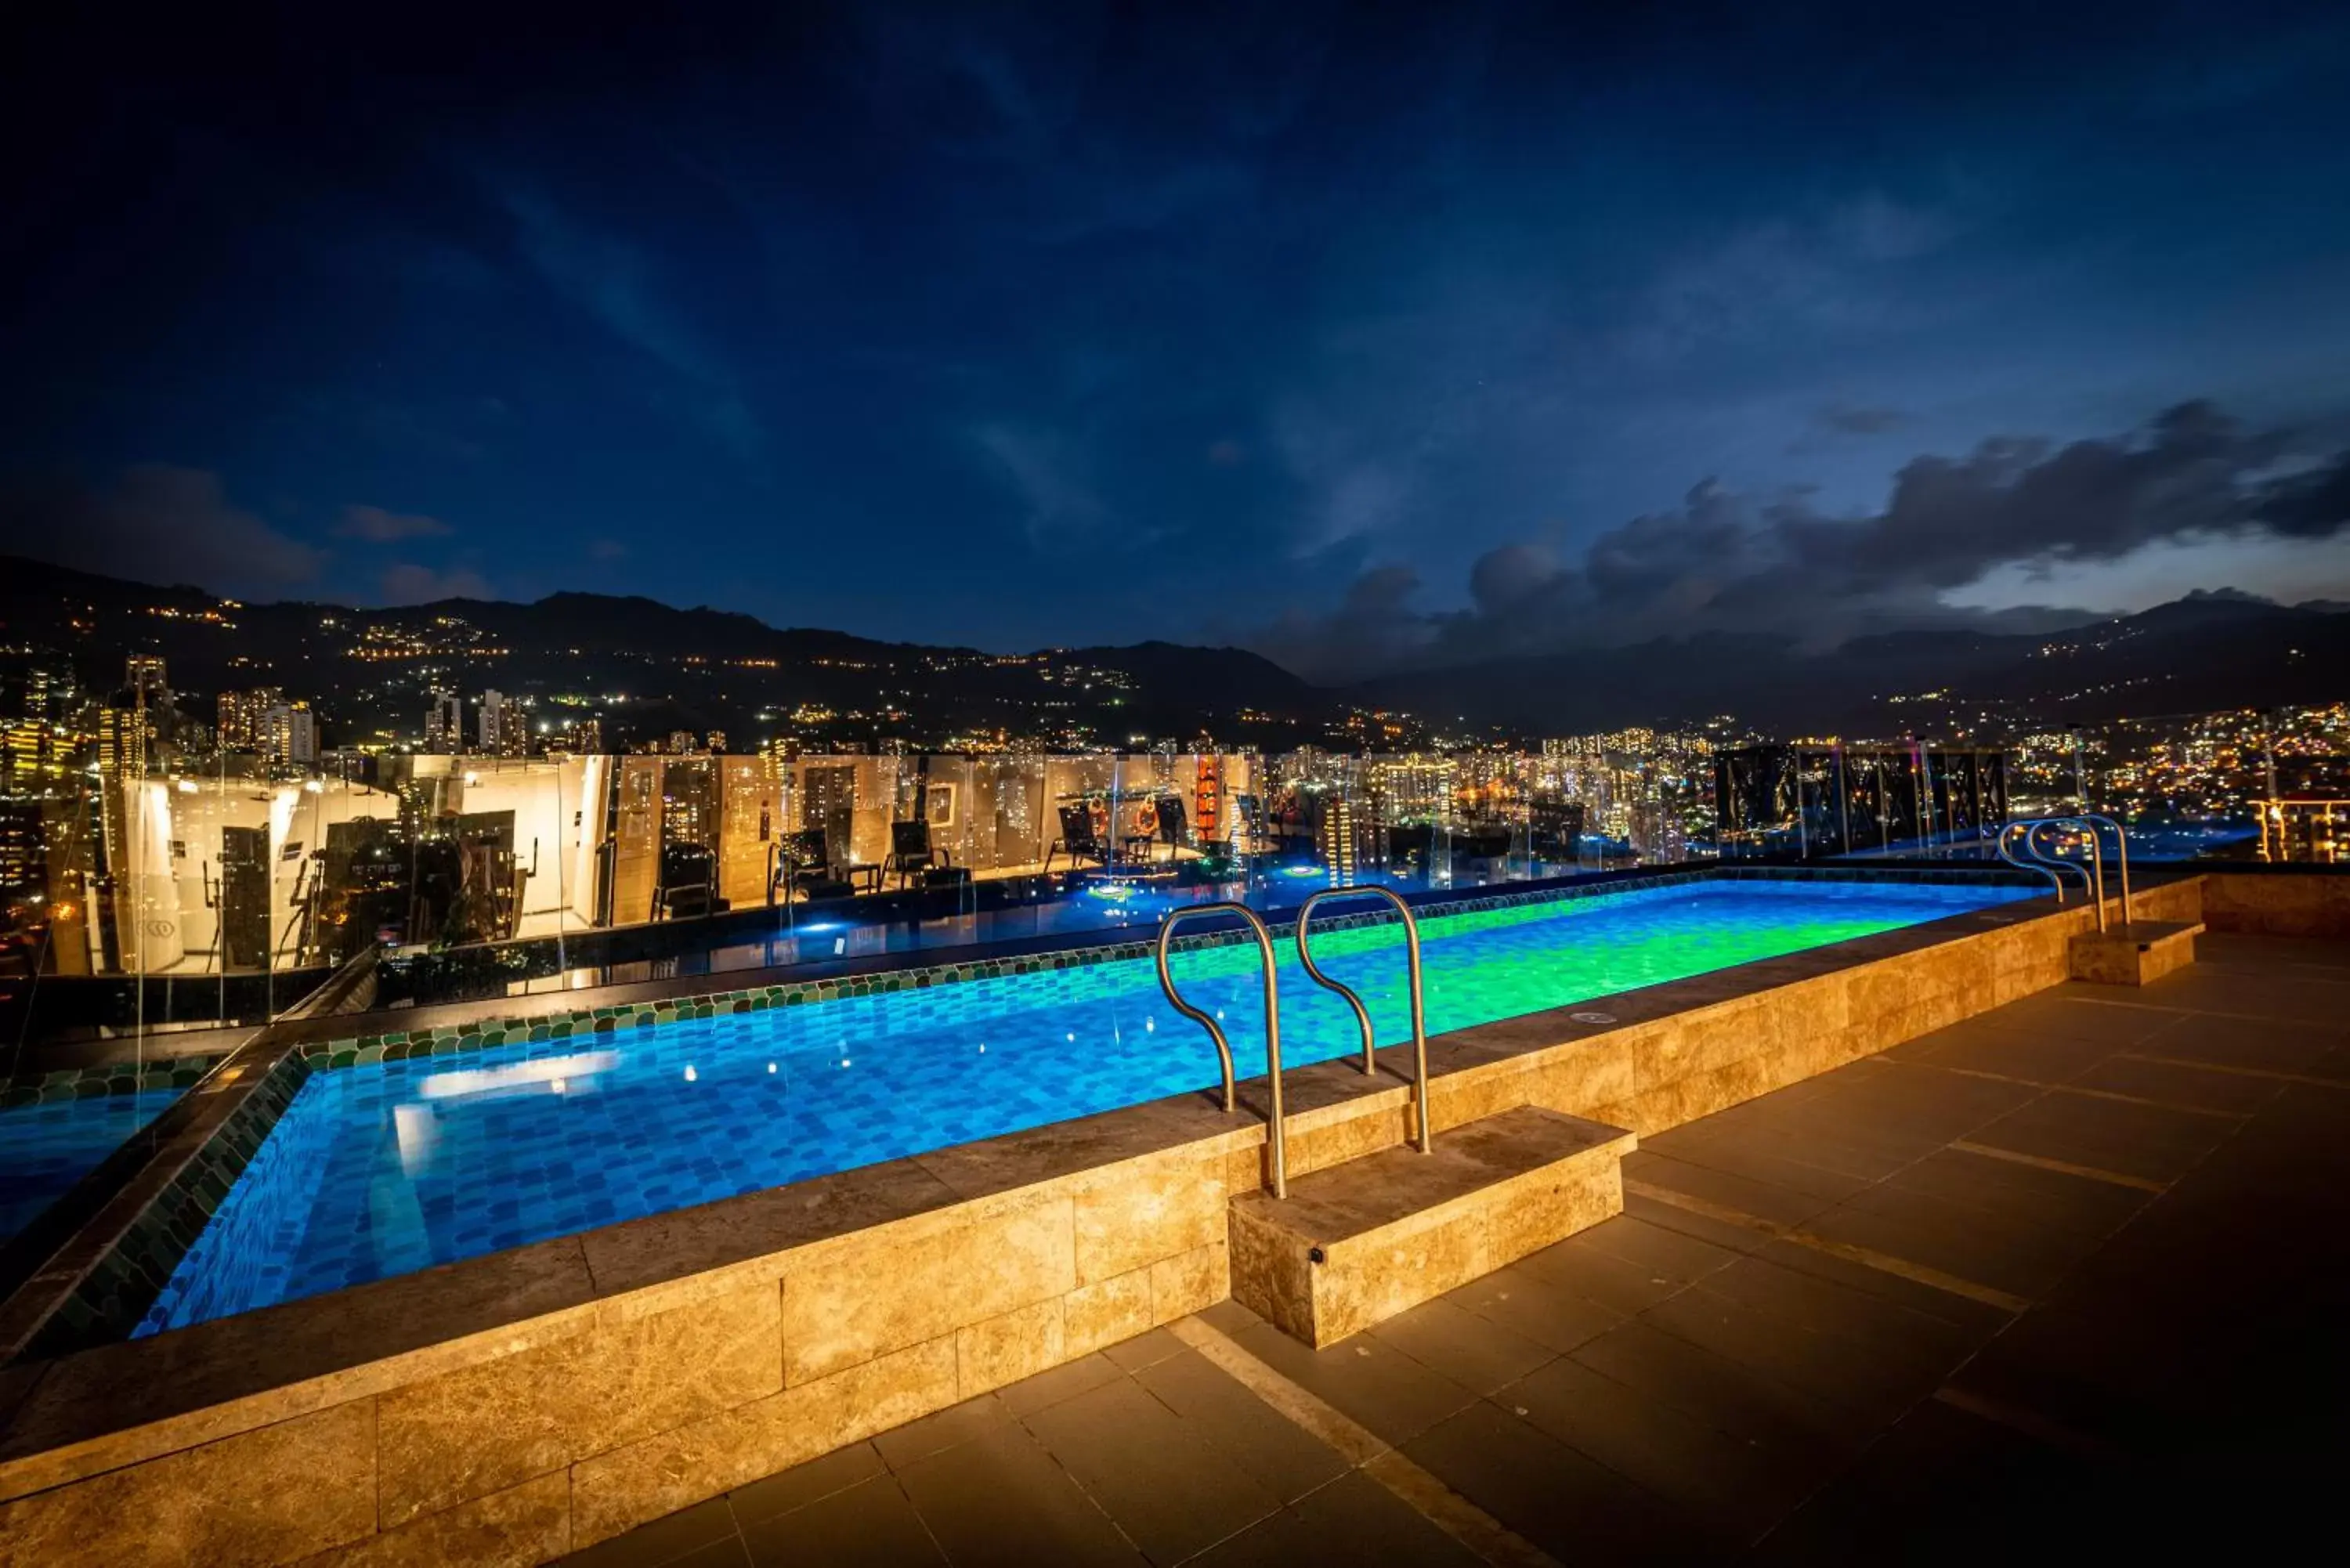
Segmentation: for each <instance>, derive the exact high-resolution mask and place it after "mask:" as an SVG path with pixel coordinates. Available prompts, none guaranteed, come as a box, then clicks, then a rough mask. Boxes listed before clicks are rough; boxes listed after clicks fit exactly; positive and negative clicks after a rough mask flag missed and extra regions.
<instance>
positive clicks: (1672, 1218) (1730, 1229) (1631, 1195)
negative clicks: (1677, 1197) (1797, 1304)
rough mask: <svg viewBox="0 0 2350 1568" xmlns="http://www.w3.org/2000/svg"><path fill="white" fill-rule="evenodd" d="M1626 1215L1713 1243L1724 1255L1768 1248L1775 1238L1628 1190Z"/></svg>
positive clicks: (1626, 1193)
mask: <svg viewBox="0 0 2350 1568" xmlns="http://www.w3.org/2000/svg"><path fill="white" fill-rule="evenodd" d="M1624 1213H1625V1216H1626V1217H1627V1218H1628V1219H1633V1220H1645V1221H1647V1222H1648V1224H1651V1225H1655V1226H1658V1227H1659V1228H1661V1229H1663V1230H1667V1231H1679V1232H1680V1233H1681V1234H1682V1235H1684V1236H1691V1237H1695V1238H1696V1239H1697V1240H1698V1241H1711V1243H1713V1245H1715V1246H1717V1247H1720V1248H1721V1249H1722V1250H1723V1251H1729V1252H1737V1253H1740V1254H1745V1253H1748V1252H1752V1251H1758V1250H1759V1249H1761V1248H1763V1247H1764V1246H1766V1245H1768V1244H1769V1243H1770V1241H1771V1236H1772V1232H1771V1231H1763V1230H1757V1229H1755V1228H1753V1227H1752V1226H1750V1225H1747V1224H1744V1223H1733V1222H1731V1221H1730V1220H1721V1219H1717V1218H1715V1217H1714V1216H1713V1215H1711V1214H1700V1213H1698V1212H1697V1211H1696V1210H1691V1209H1686V1208H1683V1207H1682V1206H1680V1205H1679V1204H1677V1203H1668V1202H1666V1201H1664V1200H1663V1199H1656V1198H1651V1197H1649V1196H1648V1194H1646V1193H1643V1192H1634V1191H1631V1190H1628V1189H1627V1191H1626V1192H1625V1194H1624Z"/></svg>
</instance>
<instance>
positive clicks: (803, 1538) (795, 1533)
mask: <svg viewBox="0 0 2350 1568" xmlns="http://www.w3.org/2000/svg"><path fill="white" fill-rule="evenodd" d="M743 1544H744V1546H745V1547H746V1548H747V1549H748V1550H749V1552H750V1558H751V1562H752V1563H753V1565H754V1568H896V1565H897V1564H899V1563H904V1564H906V1565H907V1568H919V1565H920V1564H925V1563H929V1564H939V1565H942V1564H944V1563H945V1562H946V1558H945V1557H944V1556H943V1555H941V1552H940V1551H939V1548H938V1543H937V1542H934V1541H932V1540H931V1532H930V1527H929V1526H928V1525H926V1524H924V1523H923V1522H922V1519H921V1515H920V1514H919V1513H916V1512H915V1511H914V1505H913V1504H912V1503H911V1502H910V1501H907V1498H906V1494H905V1492H904V1491H903V1490H900V1489H899V1485H898V1482H897V1480H895V1478H893V1477H890V1476H886V1475H885V1476H880V1477H878V1478H876V1479H874V1480H867V1481H863V1482H860V1483H859V1484H858V1485H856V1486H853V1487H850V1488H848V1489H847V1490H844V1491H837V1492H834V1493H832V1494H831V1495H830V1496H828V1497H824V1498H820V1499H818V1500H817V1501H815V1502H812V1503H809V1504H808V1505H807V1506H806V1507H805V1508H801V1509H798V1510H795V1511H793V1512H790V1513H784V1514H777V1515H774V1516H771V1517H769V1518H766V1519H763V1520H760V1521H756V1522H754V1523H749V1524H745V1525H744V1526H743Z"/></svg>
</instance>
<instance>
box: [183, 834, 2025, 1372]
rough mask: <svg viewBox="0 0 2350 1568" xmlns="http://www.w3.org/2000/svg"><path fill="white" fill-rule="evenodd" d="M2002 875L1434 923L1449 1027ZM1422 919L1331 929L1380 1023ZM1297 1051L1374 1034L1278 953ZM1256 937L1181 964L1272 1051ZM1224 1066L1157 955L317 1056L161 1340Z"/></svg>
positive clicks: (1605, 900)
mask: <svg viewBox="0 0 2350 1568" xmlns="http://www.w3.org/2000/svg"><path fill="white" fill-rule="evenodd" d="M2032 893H2033V889H2030V888H2005V887H1998V886H1987V885H1976V886H1952V885H1942V884H1933V885H1929V884H1920V883H1900V882H1890V881H1866V882H1849V883H1830V882H1820V881H1789V882H1768V881H1754V880H1725V881H1690V882H1685V883H1680V884H1678V885H1674V886H1669V887H1664V888H1644V889H1641V890H1638V891H1633V892H1626V893H1617V894H1610V895H1607V896H1604V897H1586V898H1559V899H1554V900H1550V901H1546V902H1542V903H1532V904H1523V905H1518V906H1513V907H1511V908H1506V909H1484V910H1477V911H1472V912H1464V913H1459V914H1451V915H1429V916H1425V917H1424V918H1423V919H1422V920H1421V926H1420V929H1421V936H1422V940H1423V944H1424V948H1425V955H1426V970H1427V987H1428V995H1427V1007H1428V1027H1429V1031H1430V1033H1431V1034H1433V1033H1442V1032H1444V1031H1446V1030H1451V1029H1460V1028H1464V1027H1467V1026H1469V1025H1471V1024H1476V1023H1490V1022H1492V1021H1493V1020H1495V1019H1501V1018H1511V1017H1516V1016H1519V1015H1522V1014H1524V1013H1528V1012H1539V1011H1542V1010H1543V1009H1545V1008H1551V1007H1558V1006H1562V1005H1565V1004H1567V1003H1570V1002H1579V1001H1583V1000H1585V999H1586V998H1590V997H1594V996H1602V995H1606V994H1608V993H1610V992H1619V991H1625V990H1628V989H1631V988H1633V987H1636V986H1643V985H1651V984H1656V983H1659V982H1660V981H1669V980H1678V979H1682V978H1685V977H1687V976H1690V975H1694V974H1702V973H1705V972H1707V971H1712V970H1718V969H1724V968H1727V967H1729V966H1731V965H1732V964H1739V963H1745V962H1749V961H1753V960H1757V959H1764V958H1771V957H1775V956H1778V955H1780V954H1783V953H1790V952H1796V951H1800V950H1804V949H1808V948H1816V947H1821V946H1825V945H1826V944H1828V943H1831V942H1838V941H1844V940H1849V939H1851V938H1855V937H1862V936H1867V935H1870V934H1872V933H1874V932H1877V931H1884V930H1889V929H1895V928H1898V927H1902V926H1908V925H1915V924H1918V923H1919V922H1921V921H1926V920H1932V919H1940V918H1942V917H1944V916H1948V915H1951V914H1956V913H1960V912H1962V911H1964V910H1968V909H1981V908H1984V907H1986V906H1989V905H1992V904H1998V903H2003V902H2007V901H2009V900H2011V899H2014V898H2028V897H2031V896H2032ZM1401 940H1402V939H1401V933H1400V931H1399V929H1397V928H1396V927H1393V926H1367V927H1359V928H1354V929H1346V930H1337V931H1332V932H1329V933H1327V934H1326V935H1317V936H1316V938H1315V959H1316V961H1319V962H1320V963H1321V964H1322V965H1323V967H1324V968H1325V969H1326V971H1328V972H1330V973H1332V974H1334V975H1336V976H1337V977H1338V978H1340V979H1342V980H1344V981H1347V983H1348V984H1349V985H1352V986H1353V987H1355V988H1356V989H1357V991H1359V992H1361V993H1362V995H1363V997H1364V999H1365V1001H1366V1002H1367V1004H1368V1006H1369V1007H1370V1009H1371V1013H1372V1017H1373V1020H1374V1022H1375V1023H1376V1024H1377V1026H1378V1034H1379V1040H1380V1043H1381V1044H1393V1043H1395V1042H1397V1041H1399V1040H1406V1039H1409V1023H1408V1019H1407V1012H1406V1003H1405V993H1404V974H1403V962H1402V955H1401V953H1400V950H1399V949H1400V945H1401ZM1282 951H1283V965H1282V975H1281V994H1282V1044H1283V1047H1284V1051H1283V1054H1284V1060H1285V1062H1286V1063H1288V1064H1291V1065H1297V1064H1305V1063H1309V1062H1317V1061H1324V1060H1327V1059H1329V1058H1331V1057H1334V1056H1338V1055H1343V1054H1346V1053H1347V1051H1349V1050H1351V1049H1354V1048H1355V1047H1356V1046H1357V1044H1358V1043H1359V1036H1358V1035H1357V1033H1356V1029H1355V1024H1354V1022H1353V1018H1352V1015H1351V1014H1350V1013H1349V1012H1347V1006H1346V1004H1345V1002H1342V1001H1340V1000H1339V999H1338V998H1337V997H1336V996H1334V995H1332V994H1331V993H1329V992H1326V991H1323V990H1322V989H1321V988H1319V987H1317V986H1315V985H1313V984H1311V983H1310V982H1309V981H1306V980H1305V976H1304V973H1303V971H1300V970H1298V969H1297V967H1296V961H1295V950H1294V949H1292V948H1291V947H1290V946H1289V944H1286V943H1284V944H1283V945H1282ZM1256 964H1257V960H1256V956H1255V950H1254V949H1253V947H1222V948H1214V949H1209V950H1201V951H1193V952H1188V953H1180V954H1178V955H1177V956H1176V960H1175V964H1174V968H1175V972H1176V979H1177V982H1178V984H1179V985H1180V987H1181V988H1182V990H1183V991H1184V993H1185V995H1186V996H1187V997H1189V998H1191V999H1194V1000H1196V1001H1198V1002H1200V1003H1201V1005H1203V1006H1206V1007H1210V1008H1212V1009H1215V1010H1217V1011H1218V1012H1221V1013H1222V1015H1223V1016H1224V1020H1225V1027H1226V1030H1227V1032H1228V1033H1229V1034H1230V1036H1231V1039H1232V1049H1233V1053H1234V1055H1235V1056H1236V1058H1237V1059H1238V1061H1239V1062H1240V1064H1241V1071H1242V1073H1243V1075H1244V1076H1245V1075H1249V1074H1250V1073H1251V1071H1252V1069H1253V1070H1255V1071H1259V1072H1261V1071H1262V1070H1263V1069H1262V1064H1263V1060H1264V1048H1263V1012H1262V1007H1261V1002H1260V1000H1259V993H1258V981H1257V979H1256V974H1257V970H1256ZM1216 1080H1217V1066H1216V1059H1215V1053H1214V1050H1213V1048H1212V1047H1211V1045H1210V1044H1208V1041H1207V1039H1206V1037H1205V1035H1204V1034H1203V1033H1202V1032H1201V1030H1200V1029H1199V1028H1198V1027H1197V1026H1196V1025H1193V1024H1191V1023H1186V1022H1185V1021H1184V1020H1183V1019H1181V1018H1180V1017H1178V1016H1177V1015H1176V1014H1175V1013H1174V1012H1172V1010H1171V1009H1170V1008H1169V1007H1168V1005H1167V1003H1166V1000H1165V998H1164V997H1163V996H1162V995H1161V994H1160V992H1159V984H1158V981H1157V977H1156V975H1155V973H1154V971H1153V969H1152V966H1151V964H1150V962H1149V961H1148V960H1140V961H1119V962H1115V963H1100V964H1093V965H1088V966H1083V967H1077V968H1071V969H1063V970H1053V971H1043V972H1038V973H1034V974H1024V975H1016V976H1008V977H1004V978H1002V979H997V980H985V981H971V982H966V983H962V984H956V985H948V986H940V987H936V988H931V989H925V990H919V991H903V992H891V993H888V994H884V995H879V996H870V997H858V998H852V999H848V1000H844V1001H839V1002H825V1003H821V1004H816V1005H807V1006H799V1007H791V1008H780V1009H775V1010H771V1011H766V1012H753V1013H743V1014H733V1015H729V1016H726V1017H722V1018H712V1019H702V1020H695V1021H691V1022H684V1023H674V1024H666V1025H662V1026H660V1027H657V1028H651V1029H640V1030H636V1031H632V1032H629V1033H625V1034H619V1035H609V1034H607V1035H595V1036H587V1037H584V1038H574V1039H571V1040H567V1041H552V1042H548V1043H546V1044H533V1045H509V1046H503V1047H498V1048H494V1049H490V1050H484V1051H479V1052H471V1053H467V1054H463V1055H461V1056H454V1057H452V1056H445V1055H444V1056H439V1057H429V1058H422V1059H416V1060H410V1061H401V1062H390V1063H383V1064H374V1065H364V1066H355V1067H346V1068H340V1069H335V1070H331V1071H321V1072H317V1073H315V1074H313V1075H311V1077H310V1078H309V1080H308V1081H307V1083H306V1084H305V1085H303V1087H302V1089H301V1092H300V1094H299V1095H298V1096H296V1099H295V1102H294V1104H293V1106H291V1107H290V1108H289V1109H288V1110H287V1111H286V1115H285V1116H283V1117H282V1118H281V1119H280V1120H279V1122H278V1124H277V1127H276V1131H275V1132H273V1133H272V1134H271V1136H270V1137H269V1139H268V1141H267V1142H266V1143H265V1145H264V1146H263V1148H262V1150H261V1152H260V1154H259V1155H258V1156H257V1157H256V1158H255V1160H254V1162H253V1164H252V1165H251V1166H250V1167H248V1168H247V1169H246V1171H245V1174H244V1177H243V1178H242V1179H240V1180H239V1181H238V1182H237V1184H236V1186H235V1188H234V1189H233V1190H232V1191H231V1193H230V1194H229V1197H228V1199H227V1200H226V1202H225V1203H224V1205H223V1207H222V1209H221V1210H220V1211H219V1213H218V1214H216V1215H215V1216H214V1218H213V1221H212V1223H211V1224H210V1225H209V1226H208V1227H207V1228H206V1230H205V1231H204V1232H203V1235H202V1236H201V1237H199V1238H198V1240H197V1242H196V1244H195V1246H194V1247H193V1248H192V1250H191V1251H189V1252H188V1254H187V1256H186V1258H185V1259H184V1260H183V1261H182V1263H181V1265H180V1267H179V1269H178V1271H177V1272H175V1273H174V1274H173V1276H172V1281H171V1282H170V1284H169V1285H168V1286H167V1287H166V1289H165V1291H164V1293H163V1294H162V1296H161V1299H160V1300H159V1302H158V1303H157V1304H156V1306H155V1309H154V1310H153V1312H152V1313H151V1314H150V1315H149V1318H148V1320H147V1322H146V1324H144V1325H142V1328H141V1332H142V1333H151V1332H154V1331H156V1330H158V1329H161V1328H168V1327H180V1326H183V1325H185V1324H191V1323H198V1322H202V1321H203V1320H205V1319H207V1318H212V1317H219V1316H224V1315H226V1314H230V1313H234V1312H244V1311H247V1310H250V1309H252V1308H255V1307H258V1306H264V1305H267V1304H269V1303H273V1302H279V1301H286V1300H291V1299H294V1298H296V1297H300V1296H307V1295H312V1294H316V1293H319V1292H322V1291H331V1290H335V1289H337V1288H338V1287H341V1286H344V1285H350V1284H357V1283H359V1282H364V1281H368V1280H374V1279H380V1278H383V1277H386V1276H389V1275H391V1274H397V1273H401V1272H407V1271H410V1270H414V1269H419V1268H423V1267H427V1266H429V1265H431V1264H433V1263H440V1262H452V1261H454V1260H456V1259H460V1258H469V1257H474V1256H478V1255H480V1254H482V1253H484V1252H490V1251H497V1250H499V1249H501V1248H505V1247H513V1246H518V1245H521V1244H523V1243H525V1242H529V1241H541V1240H545V1239H546V1238H548V1237H552V1236H560V1235H566V1234H568V1233H571V1232H574V1231H584V1230H588V1229H590V1228H593V1227H595V1226H599V1225H608V1224H611V1223H614V1222H616V1221H618V1220H628V1219H632V1218H635V1217H637V1216H639V1215H645V1214H654V1213H659V1212H661V1211H663V1210H671V1209H678V1208H682V1207H685V1206H687V1205H690V1204H695V1203H702V1202H708V1201H710V1200H712V1199H719V1198H725V1197H729V1196H732V1195H734V1194H737V1193H743V1192H751V1191H755V1190H757V1189H761V1188H765V1187H773V1186H778V1185H781V1184H783V1183H785V1182H790V1181H796V1180H801V1179H806V1178H808V1177H811V1176H817V1175H822V1174H824V1173H827V1172H829V1171H835V1170H843V1169H847V1168H852V1167H855V1166H861V1165H868V1164H872V1163H874V1162H876V1161H879V1160H886V1159H892V1158H899V1157H901V1156H905V1155H910V1154H918V1153H920V1152H922V1151H924V1150H927V1149H933V1148H941V1147H947V1146H949V1145H952V1144H959V1143H965V1142H969V1141H971V1140H973V1139H977V1138H983V1137H993V1136H995V1135H998V1134H1002V1133H1007V1132H1013V1131H1016V1130H1018V1129H1020V1128H1023V1127H1035V1126H1037V1125H1039V1124H1042V1123H1045V1122H1052V1121H1060V1120H1064V1119H1066V1118H1068V1117H1071V1116H1084V1115H1087V1114H1089V1113H1092V1112H1096V1111H1103V1110H1109V1109H1113V1108H1115V1107H1118V1106H1127V1105H1133V1104H1137V1103H1139V1102H1141V1101H1144V1100H1149V1099H1154V1098H1157V1097H1159V1096H1165V1095H1171V1094H1177V1093H1180V1092H1182V1091H1184V1090H1188V1089H1196V1088H1201V1087H1204V1086H1207V1085H1212V1084H1214V1083H1215V1082H1216Z"/></svg>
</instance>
